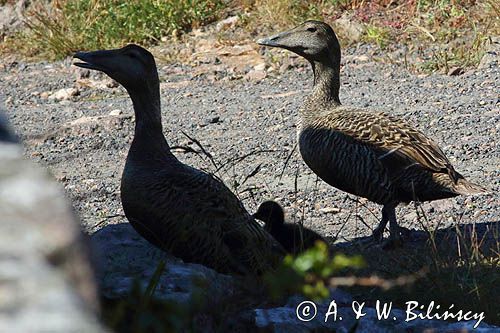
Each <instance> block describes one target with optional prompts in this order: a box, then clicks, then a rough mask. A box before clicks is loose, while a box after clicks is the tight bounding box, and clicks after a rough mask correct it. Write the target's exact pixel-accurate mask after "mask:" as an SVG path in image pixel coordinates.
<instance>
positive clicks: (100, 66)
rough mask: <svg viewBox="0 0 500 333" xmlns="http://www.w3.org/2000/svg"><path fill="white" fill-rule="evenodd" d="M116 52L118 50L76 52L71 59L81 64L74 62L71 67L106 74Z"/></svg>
mask: <svg viewBox="0 0 500 333" xmlns="http://www.w3.org/2000/svg"><path fill="white" fill-rule="evenodd" d="M118 51H119V50H101V51H93V52H77V53H75V54H74V55H73V58H75V59H78V60H81V61H82V62H75V63H73V65H75V66H77V67H81V68H88V69H94V70H98V71H101V72H105V73H107V72H109V71H110V69H111V66H110V65H111V62H112V61H113V57H114V56H115V55H116V54H117V53H118Z"/></svg>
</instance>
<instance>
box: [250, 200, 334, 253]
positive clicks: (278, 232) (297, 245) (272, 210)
mask: <svg viewBox="0 0 500 333" xmlns="http://www.w3.org/2000/svg"><path fill="white" fill-rule="evenodd" d="M253 216H254V217H255V218H256V219H258V220H261V221H262V222H264V223H265V226H264V229H266V230H267V231H268V232H269V233H270V234H271V235H272V236H273V237H274V238H275V239H276V240H277V241H278V242H280V244H281V245H282V246H283V247H284V248H285V250H286V251H287V252H288V253H291V254H298V253H300V252H303V251H304V250H307V249H309V248H311V247H313V246H314V243H316V241H322V242H325V243H326V241H325V240H324V239H323V237H321V236H320V235H319V234H318V233H316V232H314V231H312V230H310V229H308V228H305V227H303V226H301V225H299V224H297V223H285V212H284V211H283V208H282V207H281V206H280V205H279V204H278V203H277V202H275V201H264V202H263V203H261V204H260V206H259V208H258V209H257V212H256V213H255V214H253Z"/></svg>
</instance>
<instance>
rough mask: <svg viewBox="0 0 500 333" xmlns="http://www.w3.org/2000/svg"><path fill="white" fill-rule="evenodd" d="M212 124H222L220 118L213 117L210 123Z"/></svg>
mask: <svg viewBox="0 0 500 333" xmlns="http://www.w3.org/2000/svg"><path fill="white" fill-rule="evenodd" d="M208 122H209V123H210V124H217V123H219V122H220V117H213V118H212V119H210V120H209V121H208Z"/></svg>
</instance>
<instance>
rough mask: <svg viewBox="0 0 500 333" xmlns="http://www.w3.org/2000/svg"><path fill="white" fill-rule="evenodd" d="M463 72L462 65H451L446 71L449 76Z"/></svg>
mask: <svg viewBox="0 0 500 333" xmlns="http://www.w3.org/2000/svg"><path fill="white" fill-rule="evenodd" d="M463 73H464V69H463V68H462V67H452V68H450V70H449V71H448V75H450V76H456V75H461V74H463Z"/></svg>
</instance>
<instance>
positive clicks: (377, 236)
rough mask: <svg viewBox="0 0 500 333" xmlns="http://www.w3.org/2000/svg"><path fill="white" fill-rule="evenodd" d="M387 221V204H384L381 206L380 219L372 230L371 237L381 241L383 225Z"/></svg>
mask: <svg viewBox="0 0 500 333" xmlns="http://www.w3.org/2000/svg"><path fill="white" fill-rule="evenodd" d="M387 222H389V212H388V205H384V207H383V208H382V220H381V221H380V223H379V224H378V226H377V227H376V228H375V230H373V233H372V238H373V239H374V240H376V241H381V240H382V238H383V236H384V230H385V226H386V225H387Z"/></svg>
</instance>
